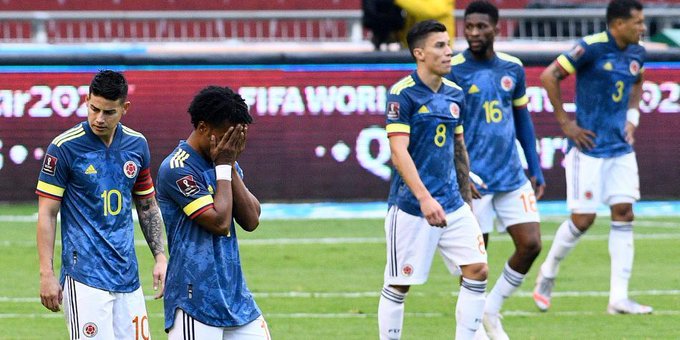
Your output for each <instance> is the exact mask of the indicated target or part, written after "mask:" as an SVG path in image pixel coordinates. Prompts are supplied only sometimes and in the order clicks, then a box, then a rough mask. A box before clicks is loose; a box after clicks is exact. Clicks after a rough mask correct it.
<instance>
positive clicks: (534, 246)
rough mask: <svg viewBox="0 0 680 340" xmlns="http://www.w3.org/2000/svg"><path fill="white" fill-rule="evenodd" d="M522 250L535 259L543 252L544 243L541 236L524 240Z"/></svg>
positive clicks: (528, 256)
mask: <svg viewBox="0 0 680 340" xmlns="http://www.w3.org/2000/svg"><path fill="white" fill-rule="evenodd" d="M520 249H521V252H522V253H524V255H525V256H526V257H527V258H531V259H535V258H536V257H537V256H538V254H540V253H541V249H543V245H542V243H541V238H540V237H538V238H531V239H529V240H527V241H525V242H523V243H522V244H521V245H520Z"/></svg>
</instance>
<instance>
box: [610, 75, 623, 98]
mask: <svg viewBox="0 0 680 340" xmlns="http://www.w3.org/2000/svg"><path fill="white" fill-rule="evenodd" d="M614 86H616V93H614V94H612V100H614V102H615V103H618V102H620V101H621V98H623V81H621V80H619V81H617V82H616V83H615V84H614Z"/></svg>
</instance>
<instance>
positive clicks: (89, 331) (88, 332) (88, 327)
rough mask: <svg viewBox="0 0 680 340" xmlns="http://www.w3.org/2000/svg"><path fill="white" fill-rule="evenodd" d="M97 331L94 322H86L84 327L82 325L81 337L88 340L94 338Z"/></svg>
mask: <svg viewBox="0 0 680 340" xmlns="http://www.w3.org/2000/svg"><path fill="white" fill-rule="evenodd" d="M98 331H99V328H98V327H97V324H95V323H94V322H88V323H86V324H85V325H83V335H84V336H86V337H88V338H94V336H95V335H97V332H98Z"/></svg>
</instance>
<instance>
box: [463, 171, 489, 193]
mask: <svg viewBox="0 0 680 340" xmlns="http://www.w3.org/2000/svg"><path fill="white" fill-rule="evenodd" d="M468 176H469V177H470V193H471V194H472V199H480V198H482V194H481V193H480V192H479V190H477V185H479V186H480V187H482V188H483V189H486V188H487V186H486V183H484V180H482V178H481V177H479V176H477V174H476V173H474V172H472V171H470V173H469V174H468Z"/></svg>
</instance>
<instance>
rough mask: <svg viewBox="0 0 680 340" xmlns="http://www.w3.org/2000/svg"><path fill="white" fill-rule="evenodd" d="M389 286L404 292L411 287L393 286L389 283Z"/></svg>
mask: <svg viewBox="0 0 680 340" xmlns="http://www.w3.org/2000/svg"><path fill="white" fill-rule="evenodd" d="M389 287H390V288H392V289H394V290H396V291H398V292H399V293H402V294H406V293H408V290H409V289H411V286H394V285H389Z"/></svg>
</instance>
